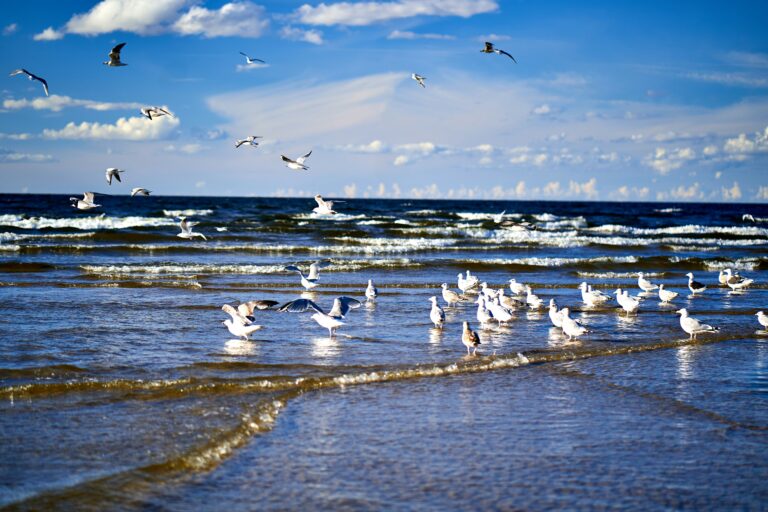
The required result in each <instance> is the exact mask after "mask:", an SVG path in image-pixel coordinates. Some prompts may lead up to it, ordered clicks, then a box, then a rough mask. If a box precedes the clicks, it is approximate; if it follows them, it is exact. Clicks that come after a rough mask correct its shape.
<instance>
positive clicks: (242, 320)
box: [221, 304, 253, 334]
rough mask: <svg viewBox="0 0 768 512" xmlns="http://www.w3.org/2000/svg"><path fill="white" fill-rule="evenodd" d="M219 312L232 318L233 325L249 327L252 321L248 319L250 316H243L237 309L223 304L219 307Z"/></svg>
mask: <svg viewBox="0 0 768 512" xmlns="http://www.w3.org/2000/svg"><path fill="white" fill-rule="evenodd" d="M221 310H222V311H223V312H225V313H226V314H228V315H229V316H231V317H232V322H233V323H236V324H240V325H251V324H252V323H253V320H251V319H250V318H248V316H250V315H244V314H243V313H242V312H241V311H240V309H239V308H238V309H235V308H233V307H232V306H230V305H229V304H224V305H223V306H221ZM233 334H234V333H233Z"/></svg>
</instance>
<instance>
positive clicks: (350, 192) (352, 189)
mask: <svg viewBox="0 0 768 512" xmlns="http://www.w3.org/2000/svg"><path fill="white" fill-rule="evenodd" d="M355 195H357V185H355V184H354V183H352V184H350V185H344V197H346V198H347V199H354V197H355Z"/></svg>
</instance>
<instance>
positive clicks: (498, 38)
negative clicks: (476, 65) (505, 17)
mask: <svg viewBox="0 0 768 512" xmlns="http://www.w3.org/2000/svg"><path fill="white" fill-rule="evenodd" d="M510 39H512V38H511V37H509V36H504V35H499V34H486V35H482V36H477V40H478V41H480V42H485V41H490V42H494V41H509V40H510Z"/></svg>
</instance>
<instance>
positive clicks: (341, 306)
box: [328, 296, 362, 318]
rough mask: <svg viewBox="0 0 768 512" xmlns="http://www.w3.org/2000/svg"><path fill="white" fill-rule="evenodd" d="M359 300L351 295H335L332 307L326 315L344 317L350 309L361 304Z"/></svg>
mask: <svg viewBox="0 0 768 512" xmlns="http://www.w3.org/2000/svg"><path fill="white" fill-rule="evenodd" d="M361 305H362V304H361V303H360V301H359V300H357V299H353V298H352V297H345V296H342V297H336V298H335V299H334V300H333V308H332V309H331V312H330V313H328V316H337V317H341V318H344V316H346V314H347V313H349V310H350V309H357V308H359V307H360V306H361Z"/></svg>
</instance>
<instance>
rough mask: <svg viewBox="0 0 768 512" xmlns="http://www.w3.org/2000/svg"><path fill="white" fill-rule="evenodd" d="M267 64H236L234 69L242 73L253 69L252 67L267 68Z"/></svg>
mask: <svg viewBox="0 0 768 512" xmlns="http://www.w3.org/2000/svg"><path fill="white" fill-rule="evenodd" d="M268 67H269V64H262V63H261V62H254V63H253V64H238V65H237V66H235V71H237V72H238V73H242V72H243V71H253V70H254V69H264V68H268Z"/></svg>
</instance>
